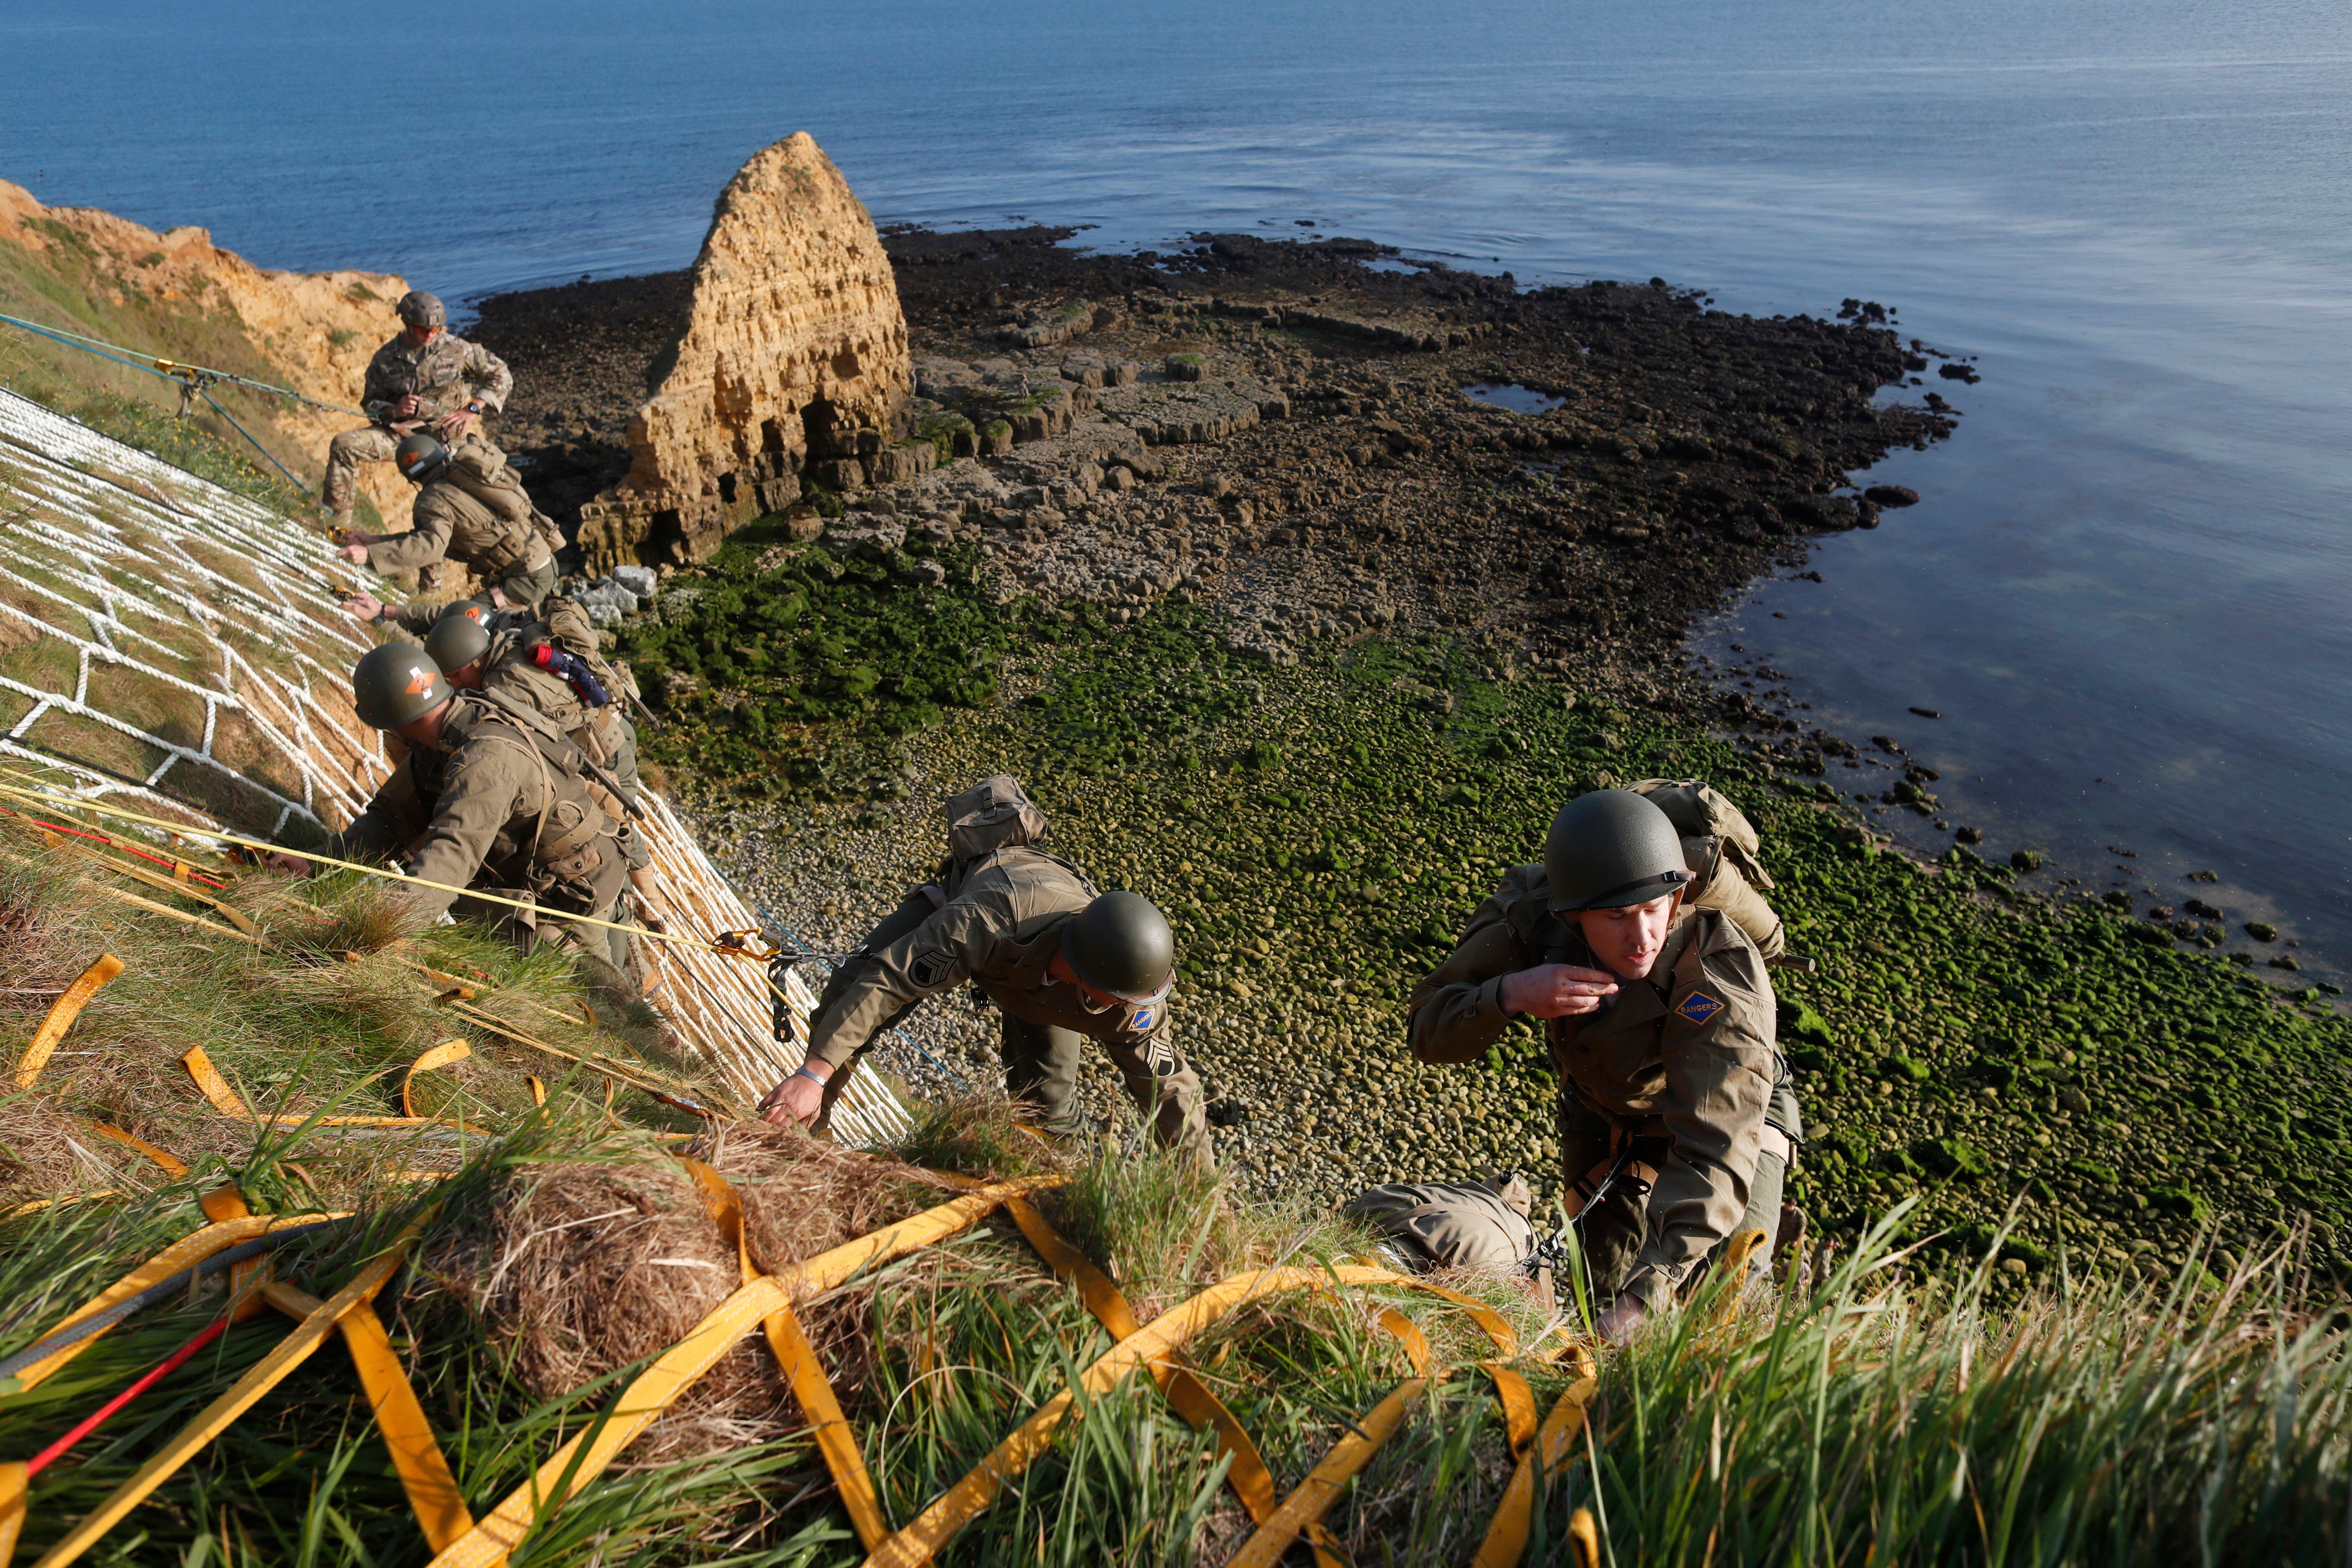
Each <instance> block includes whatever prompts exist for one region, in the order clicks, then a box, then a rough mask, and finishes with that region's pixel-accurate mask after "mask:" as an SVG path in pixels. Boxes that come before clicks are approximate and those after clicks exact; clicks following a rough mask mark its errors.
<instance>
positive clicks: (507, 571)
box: [342, 436, 563, 620]
mask: <svg viewBox="0 0 2352 1568" xmlns="http://www.w3.org/2000/svg"><path fill="white" fill-rule="evenodd" d="M394 461H395V462H397V463H398V464H399V465H400V471H401V472H402V473H403V474H404V475H405V476H406V477H407V478H408V479H410V480H411V481H412V482H414V483H415V484H416V485H417V486H418V487H419V488H418V490H417V493H416V505H415V511H414V520H413V526H412V527H411V528H410V529H409V531H407V532H406V533H350V534H348V535H347V536H346V537H347V538H348V539H349V541H350V542H349V543H347V544H345V545H344V546H343V550H342V554H343V559H345V560H346V561H349V562H351V563H352V564H353V565H355V566H360V565H364V566H369V567H373V569H374V570H375V571H377V572H379V573H391V572H406V571H415V572H417V573H418V574H419V580H420V583H421V584H422V585H423V588H424V593H425V597H426V598H428V599H429V598H430V597H431V596H432V595H433V594H434V593H435V592H436V591H438V590H441V589H443V588H444V587H445V586H446V584H447V582H448V579H449V576H450V574H448V573H447V572H446V567H445V565H444V563H447V562H455V563H457V564H459V565H461V566H465V567H467V568H468V569H470V570H471V571H472V572H473V573H474V574H476V575H477V576H478V577H480V578H481V579H482V581H483V582H485V583H487V584H489V596H490V601H491V603H493V604H495V605H499V607H500V608H505V607H508V606H516V607H522V608H528V609H530V610H533V611H536V610H537V609H538V608H539V606H540V605H541V603H542V602H543V601H544V600H545V599H546V598H547V596H548V595H550V594H551V593H553V592H554V591H555V552H556V550H557V549H558V548H559V547H561V546H562V542H563V535H562V532H561V531H558V530H557V528H556V526H555V522H554V520H553V519H551V518H550V517H548V516H547V515H546V514H545V513H543V512H541V510H539V509H538V508H537V507H536V506H534V505H533V504H532V503H531V499H530V492H529V491H527V490H525V489H523V488H522V481H521V480H520V479H518V478H516V477H515V472H514V470H513V469H512V468H509V467H508V466H507V458H506V454H505V453H504V452H501V451H499V449H498V448H497V447H493V446H491V445H490V444H489V443H488V442H487V441H467V442H466V443H464V444H463V445H461V446H459V447H457V448H456V449H455V450H452V449H450V448H449V447H444V446H443V445H442V444H441V443H440V442H438V441H436V440H435V439H434V438H433V437H430V436H404V437H402V438H401V442H400V446H399V447H398V448H397V449H396V451H395V453H394ZM362 605H373V606H374V618H375V619H378V620H381V619H383V618H384V616H383V605H381V604H380V603H378V601H377V600H376V599H375V597H374V596H373V595H357V596H354V597H353V598H352V600H351V601H350V603H349V604H348V605H346V606H345V607H346V608H348V609H350V610H352V612H353V613H354V614H358V613H361V611H362Z"/></svg>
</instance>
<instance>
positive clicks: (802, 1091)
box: [760, 1061, 833, 1127]
mask: <svg viewBox="0 0 2352 1568" xmlns="http://www.w3.org/2000/svg"><path fill="white" fill-rule="evenodd" d="M832 1076H833V1068H831V1067H829V1066H827V1065H826V1064H825V1063H824V1062H820V1061H806V1062H803V1063H802V1064H801V1068H800V1070H799V1071H798V1072H796V1073H794V1074H793V1076H792V1077H790V1078H788V1079H784V1081H783V1082H782V1083H780V1084H778V1085H776V1087H775V1088H773V1089H770V1090H769V1091H768V1092H767V1093H766V1094H765V1095H762V1096H761V1100H760V1114H761V1116H763V1117H765V1118H767V1120H768V1121H769V1122H771V1123H772V1125H774V1126H777V1127H790V1126H793V1124H795V1123H797V1124H799V1125H800V1126H803V1127H811V1126H814V1125H815V1123H816V1113H817V1112H818V1111H819V1110H822V1109H824V1081H825V1079H829V1078H831V1077H832Z"/></svg>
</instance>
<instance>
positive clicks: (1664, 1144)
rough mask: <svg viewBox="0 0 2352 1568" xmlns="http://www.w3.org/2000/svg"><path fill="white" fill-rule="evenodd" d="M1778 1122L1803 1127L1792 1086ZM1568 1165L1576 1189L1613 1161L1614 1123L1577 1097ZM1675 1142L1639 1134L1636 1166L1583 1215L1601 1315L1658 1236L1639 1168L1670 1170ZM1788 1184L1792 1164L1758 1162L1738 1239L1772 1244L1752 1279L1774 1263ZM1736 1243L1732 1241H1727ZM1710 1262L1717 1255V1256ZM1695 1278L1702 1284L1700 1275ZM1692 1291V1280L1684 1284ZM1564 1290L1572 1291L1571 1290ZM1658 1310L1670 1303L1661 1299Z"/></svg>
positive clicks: (1565, 1120)
mask: <svg viewBox="0 0 2352 1568" xmlns="http://www.w3.org/2000/svg"><path fill="white" fill-rule="evenodd" d="M1773 1098H1774V1107H1775V1110H1776V1113H1777V1114H1776V1115H1775V1116H1774V1117H1773V1118H1772V1119H1771V1120H1772V1121H1774V1122H1775V1123H1776V1124H1777V1123H1778V1122H1779V1121H1782V1120H1786V1121H1790V1122H1791V1123H1792V1124H1799V1125H1801V1123H1798V1122H1797V1111H1796V1100H1795V1098H1794V1096H1793V1095H1791V1094H1790V1091H1789V1089H1788V1088H1787V1087H1786V1086H1785V1085H1784V1086H1782V1087H1781V1088H1780V1089H1778V1090H1777V1091H1776V1092H1775V1095H1774V1097H1773ZM1610 1148H1611V1127H1610V1122H1609V1119H1608V1118H1607V1117H1605V1116H1602V1115H1601V1114H1599V1113H1598V1112H1596V1111H1594V1110H1591V1109H1590V1108H1588V1107H1587V1106H1585V1105H1583V1104H1582V1103H1580V1101H1578V1100H1575V1099H1574V1098H1573V1097H1570V1096H1567V1095H1563V1096H1561V1097H1560V1100H1559V1152H1560V1166H1561V1169H1562V1171H1563V1172H1564V1173H1565V1174H1566V1176H1567V1179H1568V1181H1569V1183H1570V1184H1571V1185H1573V1184H1575V1183H1576V1181H1577V1180H1578V1179H1579V1178H1580V1177H1582V1176H1584V1175H1585V1174H1586V1173H1588V1172H1591V1171H1592V1170H1593V1169H1594V1168H1596V1167H1600V1166H1605V1165H1606V1164H1607V1163H1608V1162H1609V1160H1610ZM1673 1150H1674V1143H1673V1141H1672V1140H1671V1139H1669V1138H1666V1137H1664V1136H1654V1137H1644V1136H1636V1137H1635V1138H1634V1140H1633V1148H1632V1150H1631V1151H1630V1158H1629V1159H1628V1160H1627V1161H1626V1165H1627V1167H1628V1169H1627V1170H1625V1171H1624V1172H1623V1173H1621V1174H1620V1175H1619V1176H1618V1177H1617V1179H1616V1181H1615V1182H1614V1183H1612V1184H1611V1185H1610V1188H1609V1190H1608V1191H1607V1192H1606V1193H1604V1194H1601V1200H1600V1202H1598V1203H1596V1204H1594V1205H1591V1206H1590V1207H1588V1208H1587V1209H1586V1210H1585V1211H1584V1212H1583V1214H1582V1215H1579V1216H1578V1219H1577V1223H1576V1226H1575V1227H1574V1229H1575V1235H1576V1239H1577V1241H1578V1244H1579V1245H1580V1247H1582V1248H1583V1250H1584V1263H1585V1268H1587V1270H1589V1271H1590V1274H1591V1282H1592V1300H1593V1305H1594V1307H1595V1309H1596V1310H1598V1309H1601V1308H1605V1307H1607V1306H1608V1305H1609V1303H1610V1302H1612V1301H1613V1300H1616V1299H1617V1294H1618V1292H1619V1291H1621V1290H1622V1289H1624V1287H1625V1282H1626V1280H1627V1279H1628V1278H1630V1277H1631V1276H1632V1274H1633V1265H1634V1262H1635V1260H1636V1259H1638V1258H1640V1257H1641V1255H1642V1249H1643V1247H1644V1246H1645V1245H1647V1243H1648V1241H1649V1238H1650V1213H1649V1198H1650V1187H1649V1184H1648V1183H1647V1182H1644V1181H1642V1180H1640V1179H1639V1178H1638V1177H1637V1176H1636V1175H1635V1174H1634V1173H1633V1171H1632V1169H1631V1167H1632V1166H1633V1165H1636V1164H1643V1165H1648V1166H1650V1167H1651V1168H1652V1169H1657V1168H1659V1167H1662V1166H1663V1165H1664V1163H1665V1162H1666V1161H1667V1160H1668V1159H1670V1158H1672V1156H1673ZM1787 1179H1788V1166H1787V1161H1786V1160H1785V1159H1784V1158H1783V1157H1782V1156H1781V1155H1780V1154H1779V1153H1777V1152H1774V1151H1772V1150H1770V1149H1767V1150H1766V1151H1765V1152H1763V1153H1761V1154H1759V1155H1758V1156H1757V1159H1756V1174H1755V1176H1754V1177H1753V1178H1752V1179H1751V1180H1750V1181H1749V1182H1748V1209H1747V1212H1746V1213H1745V1214H1743V1215H1740V1218H1739V1223H1738V1225H1737V1226H1734V1227H1733V1228H1732V1232H1731V1234H1732V1235H1733V1236H1738V1234H1739V1233H1740V1232H1742V1231H1748V1230H1760V1231H1762V1232H1763V1233H1764V1245H1763V1246H1761V1247H1758V1248H1757V1249H1756V1251H1755V1252H1754V1253H1753V1254H1752V1255H1750V1257H1749V1258H1748V1278H1749V1279H1755V1278H1757V1277H1759V1276H1760V1275H1761V1274H1762V1273H1763V1272H1764V1271H1765V1270H1766V1269H1768V1268H1770V1267H1771V1264H1772V1242H1773V1238H1774V1237H1777V1236H1778V1235H1779V1234H1780V1200H1781V1196H1782V1194H1783V1192H1784V1190H1785V1185H1786V1183H1787ZM1726 1239H1729V1238H1728V1237H1727V1238H1726ZM1709 1256H1710V1258H1712V1256H1713V1255H1712V1254H1710V1255H1709ZM1692 1278H1696V1271H1694V1273H1693V1276H1692ZM1678 1283H1680V1284H1683V1285H1687V1284H1688V1283H1689V1280H1687V1279H1685V1280H1682V1281H1678ZM1562 1288H1563V1289H1564V1288H1565V1286H1564V1284H1563V1287H1562ZM1651 1305H1652V1306H1653V1307H1656V1306H1660V1305H1663V1303H1661V1302H1657V1301H1653V1302H1652V1303H1651Z"/></svg>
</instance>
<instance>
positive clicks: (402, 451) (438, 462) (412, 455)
mask: <svg viewBox="0 0 2352 1568" xmlns="http://www.w3.org/2000/svg"><path fill="white" fill-rule="evenodd" d="M392 460H393V462H394V464H395V465H397V466H398V468H399V469H400V473H401V477H402V478H403V479H406V480H408V482H409V483H411V484H416V485H429V484H431V483H432V482H433V481H434V480H436V479H439V478H440V477H441V476H442V475H443V474H445V473H446V472H448V470H449V448H448V447H444V446H443V445H442V444H441V443H440V442H438V441H436V440H435V439H434V438H433V437H430V436H427V435H425V433H424V432H423V431H421V430H420V431H418V432H417V433H416V434H415V435H414V436H403V437H401V438H400V445H399V446H397V447H394V448H393V453H392Z"/></svg>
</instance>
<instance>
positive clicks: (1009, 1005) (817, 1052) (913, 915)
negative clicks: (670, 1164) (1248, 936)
mask: <svg viewBox="0 0 2352 1568" xmlns="http://www.w3.org/2000/svg"><path fill="white" fill-rule="evenodd" d="M948 824H949V828H948V843H949V858H948V860H947V863H946V865H945V866H944V868H942V871H941V874H940V882H939V883H935V884H930V885H927V886H925V887H922V888H919V889H916V890H915V891H914V892H912V893H910V894H908V897H907V900H906V901H905V902H904V903H902V904H900V905H899V907H898V910H897V912H896V913H894V914H892V915H891V916H890V917H889V918H888V919H887V920H885V921H883V922H882V923H881V924H880V925H879V926H877V927H876V928H875V929H874V931H872V933H870V934H869V935H868V936H867V937H866V941H865V942H864V943H863V944H861V945H860V947H859V949H858V952H857V956H856V957H853V958H851V959H849V960H848V961H846V962H845V963H843V964H842V966H841V967H840V968H839V969H836V970H835V971H834V973H833V977H832V979H831V980H830V981H829V982H828V983H827V984H826V985H825V988H824V995H823V996H822V997H820V998H819V999H818V1002H817V1009H816V1014H815V1016H814V1018H813V1019H812V1020H811V1021H810V1025H809V1047H808V1058H807V1060H806V1061H805V1062H804V1063H803V1065H802V1067H801V1069H800V1070H799V1071H798V1072H795V1073H794V1074H793V1075H792V1076H791V1077H790V1078H787V1079H784V1080H783V1081H782V1083H780V1084H778V1085H777V1086H776V1087H775V1088H774V1089H771V1090H769V1091H768V1095H767V1097H766V1099H765V1100H762V1101H761V1110H763V1111H765V1112H766V1114H767V1117H768V1120H769V1121H773V1122H776V1123H777V1124H778V1125H780V1126H781V1125H784V1124H787V1123H790V1122H793V1121H800V1122H803V1123H807V1124H810V1125H822V1124H823V1122H824V1119H825V1118H826V1117H827V1116H829V1115H830V1114H831V1113H832V1110H833V1106H834V1104H835V1101H836V1100H839V1098H840V1096H841V1092H842V1089H844V1087H845V1085H846V1084H847V1082H848V1077H849V1075H848V1073H847V1072H846V1071H845V1070H843V1069H844V1068H846V1067H850V1066H854V1064H855V1063H856V1059H857V1058H859V1057H860V1056H862V1055H863V1054H864V1052H865V1051H866V1048H867V1047H869V1046H870V1045H871V1044H872V1042H873V1040H874V1037H876V1036H877V1035H879V1034H880V1033H882V1031H883V1030H885V1029H887V1028H889V1027H890V1026H892V1025H894V1024H896V1023H897V1022H898V1019H899V1018H900V1017H902V1016H905V1015H906V1014H907V1013H908V1011H909V1010H911V1009H912V1008H913V1007H914V1006H915V1005H916V1004H917V1003H919V1002H920V1001H921V1000H922V999H923V998H924V997H926V996H936V995H938V994H940V993H941V992H944V991H951V990H953V989H955V988H956V987H957V986H959V985H962V984H967V983H968V984H971V985H973V986H976V987H977V988H978V989H979V991H980V992H981V994H982V995H984V996H986V997H987V998H988V999H989V1000H990V1001H992V1002H993V1003H995V1004H996V1005H997V1006H998V1007H999V1008H1000V1009H1002V1011H1003V1014H1004V1024H1003V1035H1002V1038H1001V1042H1000V1046H1001V1050H1002V1053H1003V1061H1004V1084H1005V1089H1006V1092H1008V1093H1009V1094H1010V1095H1011V1096H1012V1097H1013V1099H1014V1100H1020V1101H1023V1102H1024V1103H1026V1104H1028V1105H1030V1106H1032V1107H1034V1109H1035V1110H1037V1111H1038V1112H1039V1113H1040V1114H1041V1116H1042V1117H1043V1119H1044V1121H1045V1124H1046V1125H1047V1126H1049V1127H1053V1128H1055V1129H1057V1130H1059V1131H1075V1130H1076V1125H1077V1093H1076V1090H1077V1073H1078V1054H1079V1048H1080V1047H1079V1040H1080V1038H1081V1037H1093V1038H1094V1039H1096V1040H1097V1041H1099V1042H1100V1043H1101V1045H1102V1047H1103V1048H1104V1049H1105V1050H1107V1051H1108V1053H1109V1054H1110V1058H1111V1061H1112V1063H1113V1064H1114V1065H1116V1066H1117V1067H1118V1070H1119V1076H1120V1077H1121V1078H1122V1079H1125V1080H1126V1083H1127V1090H1128V1093H1129V1095H1130V1096H1132V1097H1133V1098H1134V1100H1135V1103H1136V1106H1137V1108H1138V1109H1139V1110H1141V1111H1142V1112H1143V1113H1144V1114H1145V1115H1146V1116H1148V1117H1149V1118H1150V1121H1151V1127H1152V1133H1153V1136H1154V1137H1155V1138H1157V1139H1158V1141H1159V1142H1160V1144H1161V1145H1162V1146H1164V1147H1170V1148H1177V1149H1182V1150H1185V1151H1188V1152H1191V1153H1192V1155H1193V1157H1194V1158H1196V1159H1199V1160H1202V1161H1204V1162H1205V1161H1206V1160H1207V1159H1208V1158H1209V1157H1210V1156H1209V1128H1208V1121H1207V1119H1206V1117H1205V1116H1204V1115H1203V1113H1202V1101H1201V1080H1200V1078H1199V1076H1198V1075H1197V1074H1195V1073H1194V1072H1193V1070H1192V1066H1191V1064H1189V1063H1188V1062H1186V1061H1185V1059H1184V1055H1183V1053H1182V1051H1181V1050H1180V1049H1179V1048H1178V1047H1177V1045H1176V1041H1175V1038H1174V1033H1175V1031H1174V1028H1173V1026H1172V1023H1171V1019H1170V1016H1169V1007H1168V991H1169V988H1170V986H1171V984H1172V981H1173V976H1174V971H1175V939H1174V937H1173V935H1172V934H1171V932H1170V931H1169V930H1168V922H1167V921H1165V920H1164V919H1162V918H1161V916H1160V912H1159V910H1155V909H1153V908H1152V907H1151V906H1150V903H1148V902H1146V901H1145V900H1143V899H1141V898H1139V897H1138V896H1137V895H1135V894H1133V893H1128V892H1111V893H1105V894H1100V895H1097V893H1096V891H1095V889H1094V887H1093V885H1092V884H1090V883H1089V882H1088V881H1087V879H1086V878H1085V877H1083V876H1082V875H1080V874H1079V872H1078V870H1077V868H1076V867H1073V866H1072V865H1070V864H1069V862H1067V861H1066V860H1061V859H1058V858H1055V857H1054V856H1051V855H1048V854H1046V853H1045V851H1043V850H1041V849H1038V848H1035V847H1033V845H1032V843H1031V840H1033V839H1034V838H1036V837H1039V836H1040V835H1042V834H1043V833H1044V831H1045V816H1044V814H1043V813H1041V812H1039V811H1038V810H1037V808H1036V807H1035V806H1034V805H1031V804H1030V802H1029V800H1028V797H1027V796H1026V795H1024V794H1023V793H1022V790H1021V786H1020V785H1019V784H1016V783H1014V782H1013V780H1012V779H1010V778H1008V777H1005V776H1004V775H1003V774H1001V773H1000V774H998V775H996V776H994V777H992V778H989V779H985V780H982V782H981V783H980V784H977V785H975V786H974V787H973V788H971V789H969V790H966V791H965V792H964V793H963V794H961V795H957V796H956V797H955V798H954V799H952V800H950V802H949V803H948Z"/></svg>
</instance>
